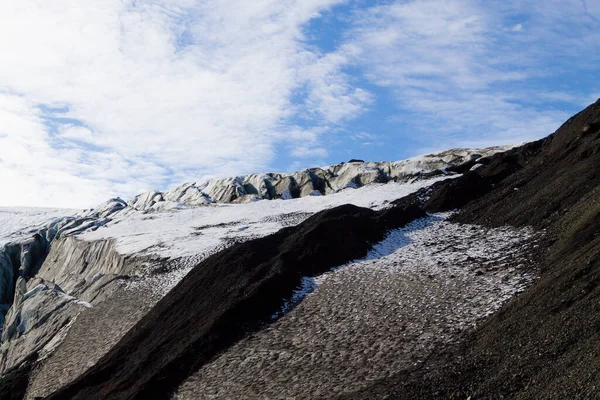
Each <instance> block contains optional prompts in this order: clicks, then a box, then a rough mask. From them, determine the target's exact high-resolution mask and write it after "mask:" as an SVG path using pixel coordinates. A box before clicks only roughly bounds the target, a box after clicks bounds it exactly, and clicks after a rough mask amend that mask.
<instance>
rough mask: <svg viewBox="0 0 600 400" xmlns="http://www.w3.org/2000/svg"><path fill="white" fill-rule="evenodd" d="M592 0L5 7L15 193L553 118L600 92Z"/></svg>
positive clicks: (3, 82) (278, 164) (179, 174)
mask: <svg viewBox="0 0 600 400" xmlns="http://www.w3.org/2000/svg"><path fill="white" fill-rule="evenodd" d="M596 16H600V3H598V2H592V1H589V0H587V1H586V0H567V1H564V0H563V1H559V0H548V1H521V0H507V1H503V2H501V3H500V2H489V1H483V0H412V1H393V0H385V1H383V0H382V1H358V0H348V1H344V0H286V1H275V0H255V1H252V2H249V1H246V0H231V1H227V2H225V1H196V0H177V1H175V0H137V1H133V0H106V1H103V2H93V3H90V2H80V1H76V0H52V1H47V2H38V1H34V0H22V1H19V2H12V4H3V5H2V6H0V35H1V36H2V37H5V38H11V40H10V41H9V40H4V41H2V42H1V43H0V54H2V60H1V61H2V62H0V177H1V178H2V180H3V182H4V183H5V187H9V188H11V190H8V191H7V193H3V196H2V197H1V198H0V205H7V206H18V205H27V206H32V205H35V206H61V207H91V206H94V205H96V204H98V203H100V202H102V201H104V200H105V199H106V198H108V197H113V196H121V197H124V198H128V197H130V196H132V195H134V194H136V193H139V192H141V191H144V190H148V189H153V188H156V189H159V190H165V189H167V188H169V187H172V186H174V185H178V184H180V183H183V182H188V181H198V180H203V179H207V178H211V177H219V176H231V175H236V174H243V173H250V172H259V171H292V170H296V169H300V168H306V167H311V166H320V165H327V164H332V163H338V162H340V161H346V160H348V159H350V158H361V159H365V160H399V159H404V158H407V157H411V156H415V155H419V154H423V153H428V152H433V151H436V150H442V149H445V148H450V147H478V146H490V145H502V144H510V143H521V142H524V141H529V140H534V139H537V138H540V137H543V136H546V135H548V134H550V133H552V132H553V131H554V130H556V129H557V128H558V126H559V125H560V124H561V123H562V122H564V120H566V119H567V118H568V117H569V116H570V115H572V114H574V113H575V112H577V111H579V110H581V109H582V108H584V107H585V106H587V105H588V104H590V103H592V102H593V101H595V100H596V99H597V98H598V97H600V85H599V84H598V79H597V77H598V76H599V72H600V71H599V70H600V67H598V66H599V65H600V20H599V18H598V17H596Z"/></svg>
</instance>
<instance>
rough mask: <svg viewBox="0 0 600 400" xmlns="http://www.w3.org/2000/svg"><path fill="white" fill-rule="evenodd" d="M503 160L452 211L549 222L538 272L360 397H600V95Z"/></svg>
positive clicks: (465, 218)
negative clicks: (447, 341)
mask: <svg viewBox="0 0 600 400" xmlns="http://www.w3.org/2000/svg"><path fill="white" fill-rule="evenodd" d="M495 158H496V160H495V162H494V163H492V164H491V165H490V167H488V168H489V171H488V172H487V174H488V175H490V174H492V172H493V171H494V170H496V171H497V170H499V166H500V165H502V164H504V165H507V164H509V163H510V164H513V165H514V166H515V168H514V169H515V172H514V173H513V174H512V175H510V176H508V177H507V178H506V179H505V180H504V181H502V182H499V183H497V185H496V187H495V188H494V189H493V190H491V189H490V190H487V192H488V193H487V194H485V195H484V196H483V197H481V198H478V199H475V200H474V201H472V202H470V203H469V204H468V205H467V206H466V207H465V208H463V209H462V211H461V212H460V213H459V214H458V215H457V216H456V217H455V218H454V219H455V220H456V221H460V222H468V223H477V224H481V225H487V226H492V227H493V226H501V225H504V224H511V225H513V226H533V227H535V228H537V229H539V230H545V231H546V232H547V234H546V240H545V241H544V242H543V243H542V244H541V245H540V247H539V251H537V254H536V257H535V259H536V260H537V263H538V264H539V265H540V268H541V271H540V272H541V277H540V279H539V280H538V281H537V282H536V283H535V284H534V285H533V286H532V287H531V288H529V289H528V290H527V291H526V292H525V293H523V295H522V296H520V297H518V298H516V299H515V300H514V301H512V302H511V303H510V304H509V305H508V306H507V307H505V308H504V309H503V310H502V311H501V312H499V313H498V314H496V315H494V316H493V317H491V318H490V319H489V320H488V321H486V323H485V324H483V325H482V326H481V327H480V328H479V329H478V330H476V331H475V332H473V333H472V334H471V335H469V336H468V337H467V338H465V340H464V341H463V343H461V345H459V346H456V347H455V348H451V349H446V350H445V351H440V352H438V353H437V354H436V357H435V358H434V360H435V362H433V361H432V362H430V363H429V364H428V365H425V366H424V368H421V369H419V370H416V371H404V372H403V373H401V374H397V375H395V376H393V377H390V378H388V379H385V380H380V381H379V382H374V383H373V384H372V385H370V386H369V387H368V388H366V389H364V390H361V391H359V392H356V393H355V394H354V396H352V398H356V399H362V398H365V396H369V397H370V398H377V397H386V398H396V399H413V398H423V399H427V398H431V399H438V398H466V397H471V398H472V399H499V398H511V399H562V398H580V399H594V398H598V395H599V393H600V373H599V371H600V347H599V346H598V343H600V341H599V340H600V330H599V329H598V327H599V326H600V313H599V312H598V311H599V310H600V285H599V283H600V263H599V260H600V239H599V238H600V235H599V234H598V233H599V232H600V218H599V215H600V203H599V201H598V199H599V195H600V175H599V174H598V170H599V169H598V168H599V167H600V100H599V101H598V102H596V103H595V104H592V105H591V106H589V107H588V108H586V109H585V110H584V111H582V112H580V113H579V114H577V115H575V116H574V117H572V118H571V119H569V120H568V121H567V122H566V123H565V124H564V125H563V126H561V127H560V129H558V130H557V131H556V132H555V133H554V134H552V135H550V136H549V137H548V138H546V139H544V140H542V141H539V142H537V143H534V144H532V145H529V146H526V147H523V148H520V149H515V150H513V151H511V152H509V153H508V154H506V155H502V156H497V157H495ZM469 180H470V181H474V179H469ZM450 186H454V187H455V188H454V189H458V188H459V186H460V184H459V183H458V182H456V183H455V184H453V185H450ZM463 186H464V185H463ZM453 191H454V190H453V189H450V188H447V192H453ZM427 368H428V369H427ZM343 398H348V396H344V397H343Z"/></svg>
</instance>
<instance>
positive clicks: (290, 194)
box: [0, 101, 600, 399]
mask: <svg viewBox="0 0 600 400" xmlns="http://www.w3.org/2000/svg"><path fill="white" fill-rule="evenodd" d="M497 150H499V149H492V150H491V151H490V152H489V153H487V154H482V153H481V152H478V154H477V155H472V154H470V153H469V152H460V151H458V152H457V151H455V150H453V151H450V152H448V153H443V155H438V156H437V159H436V157H422V158H418V159H413V160H411V161H410V162H405V163H362V162H357V163H354V162H352V163H348V164H342V165H338V166H332V167H327V168H324V169H312V170H307V171H303V172H301V173H297V174H289V175H284V174H263V175H250V176H244V177H237V178H232V179H225V180H214V181H210V182H206V183H203V184H187V185H183V186H181V187H179V188H177V189H175V190H173V191H170V192H165V193H159V192H154V191H153V192H149V193H146V194H143V195H140V196H138V197H136V198H134V199H133V200H131V201H130V202H128V203H125V202H122V201H120V200H114V201H111V202H109V203H107V204H106V205H103V206H102V207H100V208H99V209H97V210H92V211H87V212H84V213H80V214H78V215H77V216H71V217H67V218H63V219H59V220H55V221H52V222H50V223H48V224H46V225H44V227H43V229H34V230H31V229H30V230H29V231H28V232H29V233H30V234H31V235H29V236H27V235H24V236H19V238H20V239H19V241H17V242H15V241H13V242H12V243H10V244H6V245H5V246H4V250H3V251H4V255H5V260H8V261H5V265H8V266H9V268H10V269H11V270H12V273H13V275H10V276H9V275H8V274H7V275H6V276H9V278H11V277H12V278H11V279H12V280H13V281H14V282H15V285H16V286H13V287H16V289H13V290H14V293H15V295H14V297H13V300H14V304H13V305H12V307H11V308H10V311H9V312H8V314H7V319H6V323H5V329H4V334H5V335H7V340H4V339H3V344H2V346H3V347H2V351H3V352H4V353H3V362H4V363H5V364H6V365H5V367H4V375H3V377H2V379H1V380H0V395H2V396H3V398H21V397H22V396H26V397H27V398H39V397H44V398H51V399H72V398H81V399H84V398H85V399H94V398H98V399H100V398H102V399H104V398H111V399H146V398H178V399H195V398H265V397H266V398H340V399H342V398H356V399H363V398H399V399H404V398H406V399H413V398H432V399H437V398H471V399H475V398H482V399H496V398H523V399H529V398H531V399H533V398H536V399H537V398H549V399H552V398H567V397H569V398H573V397H575V398H595V397H597V394H598V388H599V387H600V375H599V374H598V372H597V371H599V370H600V368H598V367H600V365H598V360H600V357H599V354H598V351H599V350H598V349H599V347H598V346H597V343H598V339H600V337H598V335H599V333H598V332H600V331H599V330H598V326H599V323H598V318H596V316H597V315H600V314H598V310H600V308H599V307H600V303H598V299H599V298H600V296H599V294H600V293H599V292H598V290H600V289H598V287H599V286H598V285H597V283H598V282H600V278H599V275H598V273H599V271H600V270H599V269H598V268H597V266H598V265H597V264H598V262H597V260H598V255H599V254H598V252H599V251H600V242H599V241H598V240H599V239H598V237H600V236H599V235H598V232H599V231H600V225H599V223H600V222H599V221H600V218H599V217H598V215H600V208H599V207H600V206H598V201H597V198H598V191H599V190H600V189H599V187H600V176H599V175H598V173H597V171H598V166H599V164H600V101H599V102H597V103H596V104H593V105H591V106H590V107H588V108H587V109H586V110H584V111H583V112H581V113H580V114H578V115H576V116H574V117H573V118H571V119H570V120H569V121H567V122H566V123H565V124H564V125H563V126H562V127H561V128H560V129H559V130H558V131H557V132H555V133H554V134H552V135H550V136H549V137H548V138H546V139H544V140H540V141H537V142H534V143H528V144H525V145H523V146H520V147H517V148H514V149H510V150H507V151H504V152H500V153H498V152H497ZM504 150H506V149H504ZM446 156H448V158H447V159H446V158H444V157H446ZM449 178H451V179H449ZM357 187H361V188H360V189H355V188H357ZM328 194H332V195H331V196H318V195H328ZM296 197H298V198H296ZM300 197H303V198H300ZM261 199H281V200H279V201H278V200H275V201H258V202H248V200H261ZM284 199H285V201H283V200H284ZM223 203H227V204H223ZM229 203H234V204H229ZM237 203H247V204H237ZM352 204H353V205H352ZM198 206H202V207H199V208H194V207H198ZM456 209H460V211H459V212H458V213H456V214H448V213H446V212H447V211H450V210H456ZM448 217H449V218H448ZM32 235H33V236H32ZM7 282H11V281H10V279H8V280H7ZM17 282H18V283H17ZM5 287H8V290H10V285H5ZM40 293H42V294H43V295H44V296H45V297H39V298H38V297H37V296H40ZM9 297H10V296H9ZM48 299H54V300H52V301H50V300H48ZM88 306H91V308H88ZM52 307H55V308H54V309H53V308H52ZM47 309H48V310H50V311H49V312H48V311H45V310H47ZM107 320H109V321H110V322H109V323H107ZM61 342H62V344H60V343H61ZM82 344H85V345H84V346H82ZM40 359H42V360H41V361H40ZM7 360H8V362H7ZM35 360H38V361H37V362H34V361H35ZM9 364H11V365H9Z"/></svg>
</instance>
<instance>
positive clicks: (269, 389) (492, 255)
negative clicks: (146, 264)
mask: <svg viewBox="0 0 600 400" xmlns="http://www.w3.org/2000/svg"><path fill="white" fill-rule="evenodd" d="M535 237H536V236H535V235H533V233H532V232H531V231H530V230H527V229H525V230H515V229H509V228H501V229H484V228H480V227H476V226H469V225H459V224H451V223H447V222H443V221H441V220H440V219H439V218H437V217H432V218H430V219H426V220H421V221H418V222H416V223H413V224H412V225H411V226H409V227H407V228H405V229H402V230H399V231H396V232H394V233H393V234H391V235H390V236H389V237H388V239H386V240H384V242H382V243H381V244H380V245H378V246H376V248H375V249H374V251H372V252H371V254H370V255H369V256H368V257H367V259H365V260H362V261H359V262H355V263H351V264H349V265H347V266H344V267H341V268H339V269H338V270H336V271H333V272H331V273H328V274H325V275H322V276H320V277H318V278H316V280H315V281H314V282H310V281H305V285H306V287H305V288H304V290H306V291H310V290H311V288H313V287H314V286H315V285H316V290H315V291H314V292H313V293H311V294H308V295H307V296H306V297H305V298H304V299H303V300H302V301H301V302H300V303H299V304H298V305H297V306H296V307H294V308H293V309H292V310H291V311H289V312H288V313H287V314H285V315H283V316H282V317H280V318H279V319H277V320H276V321H275V322H273V323H272V324H271V325H269V326H268V327H266V328H265V329H264V330H261V331H260V332H258V333H256V334H254V335H252V336H250V337H248V338H246V339H244V340H242V341H240V342H238V343H237V344H235V345H234V346H233V347H231V348H230V349H229V350H228V351H226V352H225V353H224V354H222V355H220V356H219V357H217V358H216V359H215V360H213V361H212V362H210V363H209V364H208V365H206V366H204V367H203V368H202V369H200V370H199V371H198V372H197V373H196V374H195V375H193V376H192V377H191V378H189V379H188V380H187V381H186V382H185V383H184V384H183V385H182V386H181V387H180V389H179V391H178V392H177V394H176V396H175V398H177V399H186V400H187V399H238V398H239V399H241V398H252V399H290V398H294V399H301V398H303V399H313V398H330V397H332V396H335V395H338V394H343V393H348V392H352V391H355V390H358V389H361V388H363V387H365V386H367V385H368V384H369V382H372V381H375V380H378V379H382V378H386V377H388V376H393V375H394V374H396V373H397V372H399V371H402V370H409V369H412V368H416V367H418V366H419V365H420V364H421V363H422V362H423V361H424V360H426V358H427V357H428V356H429V355H430V354H431V353H432V351H433V350H434V349H435V348H437V347H439V346H443V345H448V344H450V343H453V342H455V341H456V340H458V338H459V337H460V335H461V333H463V332H465V331H468V330H470V329H472V328H473V327H474V326H475V325H476V324H477V322H478V321H480V320H481V319H482V318H484V317H485V316H487V315H489V314H490V313H492V312H494V311H495V310H497V309H498V308H499V307H500V306H501V305H502V304H503V303H504V302H505V301H507V300H508V299H509V298H510V297H511V296H514V295H515V294H516V293H518V292H520V291H521V290H523V289H524V288H525V287H526V286H527V285H529V284H530V283H531V282H532V280H533V279H534V276H535V267H534V266H533V265H530V264H529V262H528V258H527V249H528V248H530V246H531V245H532V244H533V242H534V241H535V240H536V239H535ZM509 265H513V266H518V267H517V268H510V267H509ZM301 290H302V289H301ZM301 290H300V291H301Z"/></svg>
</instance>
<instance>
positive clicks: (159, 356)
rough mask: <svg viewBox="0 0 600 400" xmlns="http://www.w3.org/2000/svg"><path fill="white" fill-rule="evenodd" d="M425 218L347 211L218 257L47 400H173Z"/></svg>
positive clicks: (411, 211) (405, 210)
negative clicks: (324, 283) (309, 291)
mask: <svg viewBox="0 0 600 400" xmlns="http://www.w3.org/2000/svg"><path fill="white" fill-rule="evenodd" d="M425 215H426V213H425V212H424V211H423V210H422V209H420V208H419V207H417V206H408V207H402V206H395V207H393V208H391V209H388V210H385V211H381V212H375V211H372V210H370V209H366V208H360V207H356V206H352V205H345V206H340V207H336V208H333V209H330V210H326V211H322V212H320V213H317V214H315V215H314V216H312V217H310V218H309V219H307V220H306V221H304V222H303V223H301V224H299V225H298V226H295V227H289V228H284V229H282V230H280V231H279V232H277V233H275V234H273V235H270V236H268V237H265V238H261V239H255V240H252V241H249V242H245V243H241V244H237V245H234V246H233V247H231V248H230V249H227V250H225V251H222V252H220V253H217V254H215V255H213V256H211V257H209V258H208V259H207V260H205V261H204V262H202V263H201V264H199V265H198V266H197V267H196V268H194V269H193V270H192V271H191V272H190V273H189V274H188V275H187V276H186V277H185V278H184V279H183V280H182V281H181V282H180V283H179V284H178V285H177V286H176V287H175V288H174V289H173V290H172V291H171V292H170V293H169V294H168V295H167V296H165V297H164V298H163V299H162V300H161V301H160V302H159V303H158V304H157V305H156V306H155V307H154V308H153V309H152V310H151V311H150V312H149V313H148V314H147V315H146V316H145V317H144V318H143V319H142V320H141V321H140V322H139V323H138V324H137V325H136V326H135V327H134V328H133V329H131V330H130V331H129V332H128V334H127V335H126V336H125V337H124V338H123V339H122V340H121V341H120V342H119V343H118V344H117V345H116V346H115V347H114V348H113V349H112V350H111V351H110V352H109V353H108V354H107V355H106V356H105V357H103V358H102V359H101V360H100V361H99V362H98V363H97V364H96V365H95V366H94V367H92V368H91V369H90V370H88V371H87V372H86V373H85V374H84V375H83V376H82V377H80V378H79V379H78V380H76V381H75V382H73V383H72V384H70V385H69V386H68V387H65V388H63V389H62V390H60V391H59V392H57V393H55V394H53V395H51V396H49V398H50V399H149V398H169V396H170V395H171V394H172V392H173V391H174V390H175V389H176V388H177V386H178V385H179V384H180V383H181V381H183V380H184V379H185V378H187V377H188V376H189V375H190V374H191V373H193V372H194V371H196V370H197V369H198V368H199V367H200V366H202V365H203V364H204V363H206V362H207V361H208V360H210V359H211V358H212V357H214V356H215V355H216V354H218V353H219V352H220V351H222V350H224V349H226V348H227V347H228V346H230V345H232V344H233V343H235V342H236V341H237V340H239V339H241V338H242V337H244V336H245V335H247V334H248V333H250V332H252V331H255V330H257V329H260V328H261V327H262V326H264V324H265V323H268V321H270V320H271V318H272V316H273V314H275V313H276V312H278V311H279V310H280V309H281V307H282V304H283V302H284V300H285V299H288V298H290V296H291V294H292V293H293V291H294V290H295V289H296V288H298V287H299V285H300V281H301V278H302V277H303V276H311V275H315V274H319V273H323V272H325V271H328V270H329V269H331V268H332V267H335V266H337V265H340V264H343V263H346V262H348V261H351V260H353V259H356V258H360V257H363V256H365V255H366V253H367V252H368V250H369V249H370V248H371V245H372V243H375V242H378V241H380V240H381V239H383V237H384V236H385V233H386V232H387V231H388V230H390V229H394V228H399V227H401V226H403V225H405V224H406V223H408V222H411V221H413V220H415V219H417V218H420V217H423V216H425Z"/></svg>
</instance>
